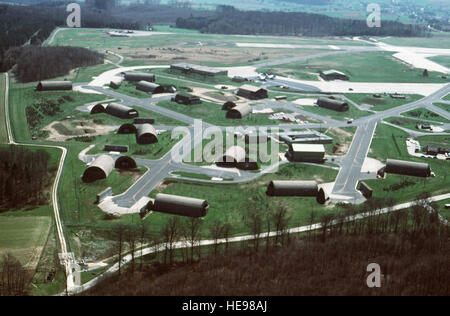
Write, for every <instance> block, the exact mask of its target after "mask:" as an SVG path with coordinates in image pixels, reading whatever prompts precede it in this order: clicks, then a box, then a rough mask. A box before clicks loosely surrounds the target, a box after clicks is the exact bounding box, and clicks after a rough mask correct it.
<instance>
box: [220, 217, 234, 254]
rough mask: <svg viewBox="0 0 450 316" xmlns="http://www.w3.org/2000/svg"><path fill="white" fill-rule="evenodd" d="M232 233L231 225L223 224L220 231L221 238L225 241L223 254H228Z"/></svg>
mask: <svg viewBox="0 0 450 316" xmlns="http://www.w3.org/2000/svg"><path fill="white" fill-rule="evenodd" d="M232 231H233V225H232V224H231V223H229V222H227V223H224V224H223V226H222V229H221V237H222V238H223V239H225V253H228V246H229V245H230V242H229V239H230V236H231V233H232Z"/></svg>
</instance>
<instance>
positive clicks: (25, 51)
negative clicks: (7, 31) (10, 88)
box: [5, 45, 104, 82]
mask: <svg viewBox="0 0 450 316" xmlns="http://www.w3.org/2000/svg"><path fill="white" fill-rule="evenodd" d="M103 59H104V56H103V55H102V54H100V53H97V52H94V51H90V50H88V49H86V48H82V47H70V46H51V47H42V46H35V45H29V46H24V47H16V48H12V49H9V50H8V51H7V52H6V53H5V60H6V61H7V67H8V66H9V67H11V66H12V65H16V67H15V68H14V74H15V76H16V78H17V79H19V80H20V81H21V82H32V81H39V80H45V79H50V78H55V77H60V76H64V75H66V74H68V73H69V71H70V70H72V69H74V68H77V67H87V66H93V65H97V64H101V63H103Z"/></svg>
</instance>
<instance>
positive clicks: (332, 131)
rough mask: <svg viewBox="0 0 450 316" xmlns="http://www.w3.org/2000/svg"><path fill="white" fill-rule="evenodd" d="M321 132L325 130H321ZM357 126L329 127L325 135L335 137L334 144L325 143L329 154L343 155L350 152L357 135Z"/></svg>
mask: <svg viewBox="0 0 450 316" xmlns="http://www.w3.org/2000/svg"><path fill="white" fill-rule="evenodd" d="M320 132H324V131H323V130H321V131H320ZM355 132H356V127H341V128H329V129H327V130H326V132H325V135H328V136H330V137H332V138H333V143H332V144H325V145H324V146H325V151H326V154H327V155H336V156H343V155H345V154H346V153H347V152H348V149H349V148H350V145H351V143H352V141H353V136H354V135H355Z"/></svg>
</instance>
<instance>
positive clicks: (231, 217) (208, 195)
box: [146, 164, 337, 235]
mask: <svg viewBox="0 0 450 316" xmlns="http://www.w3.org/2000/svg"><path fill="white" fill-rule="evenodd" d="M336 176H337V171H335V170H332V169H328V168H323V167H319V166H317V167H316V166H310V165H304V164H289V165H283V166H281V167H280V170H279V171H278V172H277V173H274V174H268V175H266V176H264V177H262V178H260V179H258V180H256V181H253V182H250V183H245V184H214V185H211V184H205V185H203V184H196V183H190V182H182V181H176V180H175V181H172V180H170V184H168V185H167V186H165V187H163V188H159V189H158V190H156V191H154V192H153V193H152V194H151V196H152V197H154V196H155V195H156V193H158V192H164V193H167V194H175V195H183V196H189V197H194V198H201V199H206V200H207V201H208V202H209V204H210V211H209V213H208V215H207V216H206V217H205V218H204V222H203V225H204V227H205V228H207V227H210V225H211V223H213V221H214V220H216V219H220V220H222V221H228V222H229V223H231V224H232V225H233V234H235V235H239V234H244V233H248V231H249V230H248V228H247V227H245V225H244V218H245V216H246V210H247V209H248V208H255V207H258V206H256V205H254V204H253V202H252V201H251V199H250V197H255V196H256V195H259V196H260V197H261V198H262V199H263V202H262V204H265V203H268V204H269V205H271V207H272V208H273V207H276V206H278V205H286V207H287V209H288V213H289V216H290V217H291V220H290V226H301V225H307V224H308V222H307V221H308V218H309V216H310V212H311V211H312V210H314V211H316V212H317V213H318V215H319V216H320V215H323V214H326V213H329V212H330V211H331V210H328V207H327V206H323V205H320V204H318V203H317V202H316V200H315V199H314V198H300V197H287V198H286V197H282V198H281V197H275V198H272V197H267V196H266V195H265V191H266V189H267V184H268V183H269V182H270V181H271V180H275V179H280V180H281V179H284V180H287V179H290V180H293V179H302V180H317V181H318V182H319V183H325V182H331V181H334V179H335V178H336ZM259 207H261V205H260V206H259ZM170 216H171V215H167V214H160V213H153V214H151V215H150V216H148V218H147V219H146V221H150V222H152V223H153V227H155V226H156V227H161V226H162V225H163V223H165V221H166V220H167V219H168V218H169V217H170Z"/></svg>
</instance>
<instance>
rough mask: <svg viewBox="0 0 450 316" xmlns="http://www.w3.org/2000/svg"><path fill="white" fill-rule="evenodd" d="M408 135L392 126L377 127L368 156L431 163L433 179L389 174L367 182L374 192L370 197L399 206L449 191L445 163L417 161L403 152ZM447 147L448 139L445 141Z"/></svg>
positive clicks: (421, 139)
mask: <svg viewBox="0 0 450 316" xmlns="http://www.w3.org/2000/svg"><path fill="white" fill-rule="evenodd" d="M406 138H408V134H407V133H405V132H403V131H401V130H399V129H397V128H394V127H391V126H386V125H384V124H378V127H377V129H376V132H375V137H374V138H373V141H372V145H371V149H370V151H369V157H372V158H375V159H378V160H380V161H382V162H383V163H384V162H386V159H387V158H392V159H400V160H407V161H415V162H425V163H428V164H430V167H431V170H432V171H433V172H434V173H435V174H436V177H430V178H418V177H409V176H401V175H395V174H388V175H387V177H386V179H376V180H367V181H366V183H367V184H368V185H369V186H370V187H371V188H372V189H373V196H374V197H379V198H383V197H385V198H389V197H392V198H395V199H396V201H397V202H398V203H402V202H406V201H411V200H414V199H415V198H416V197H417V196H418V195H419V194H421V193H424V192H429V193H431V195H432V196H433V195H439V194H444V193H447V192H448V188H449V187H450V176H449V173H448V161H445V160H439V159H427V158H417V157H413V156H410V155H409V154H408V151H407V149H406ZM435 138H436V139H438V140H443V138H441V136H425V137H419V138H418V139H417V140H418V141H419V142H420V143H421V144H422V143H426V142H425V140H426V139H428V140H431V139H435ZM444 144H446V146H447V147H448V146H450V143H449V142H448V138H447V140H446V141H445V142H444Z"/></svg>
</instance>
